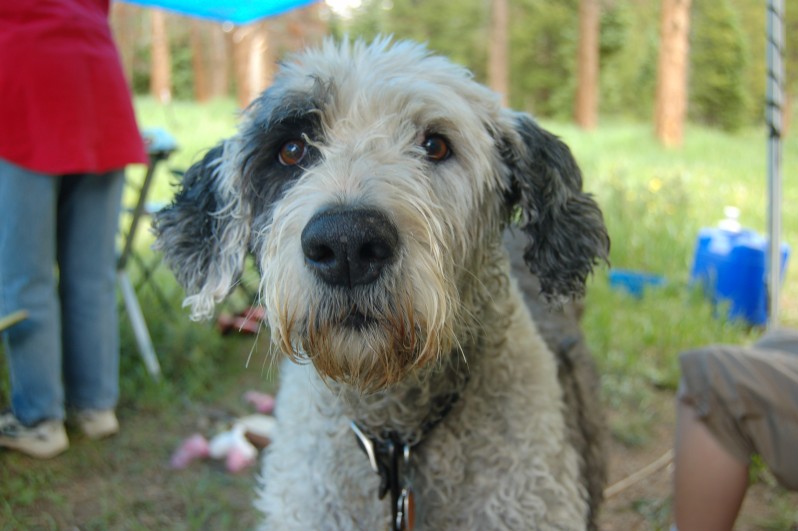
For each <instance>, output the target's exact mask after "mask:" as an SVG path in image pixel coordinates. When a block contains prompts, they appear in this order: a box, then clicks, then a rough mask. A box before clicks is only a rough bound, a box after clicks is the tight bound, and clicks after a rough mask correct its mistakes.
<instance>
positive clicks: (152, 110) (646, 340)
mask: <svg viewBox="0 0 798 531" xmlns="http://www.w3.org/2000/svg"><path fill="white" fill-rule="evenodd" d="M137 110H138V114H139V119H140V123H141V124H142V126H144V127H162V128H165V129H167V130H168V131H170V132H171V133H172V134H173V135H174V136H175V137H176V138H177V140H178V142H179V144H180V149H179V151H178V152H177V153H175V155H174V156H173V157H172V158H171V159H170V161H169V163H168V166H169V167H171V168H175V169H185V168H187V167H188V166H189V165H190V164H191V163H192V162H194V161H196V160H198V159H199V158H200V157H201V156H202V154H203V153H204V150H206V149H207V148H209V147H212V146H213V145H214V144H215V143H216V142H218V141H219V140H220V139H222V138H224V137H225V136H229V135H230V134H231V133H232V132H234V130H235V119H236V109H235V107H234V105H233V103H232V102H229V101H218V102H213V103H211V104H207V105H196V104H193V103H186V102H174V103H172V104H170V105H168V106H165V107H164V106H160V105H158V104H156V103H154V102H153V101H152V100H150V99H146V98H142V99H138V100H137ZM544 125H545V126H546V127H547V128H549V129H550V130H552V131H553V132H555V133H556V134H558V135H559V136H561V137H562V138H563V139H564V140H565V141H566V142H567V143H568V144H569V145H570V146H571V148H572V150H573V151H574V153H575V155H576V158H577V160H578V161H579V162H580V165H581V167H582V169H583V173H584V175H585V186H586V188H587V189H588V190H589V191H591V192H592V193H593V194H595V196H596V198H597V200H598V201H599V203H600V204H601V206H602V208H603V211H604V213H605V217H606V222H607V225H608V227H609V230H610V235H611V238H612V253H611V261H612V267H616V268H627V269H635V270H640V271H644V272H650V273H655V274H658V275H662V276H664V277H665V278H666V279H667V284H666V286H665V287H662V288H657V289H652V290H649V291H647V292H646V294H645V296H644V297H643V298H642V299H635V298H632V297H630V296H628V295H626V294H624V293H621V292H616V291H614V290H612V289H611V288H610V287H609V282H608V272H607V269H606V268H605V269H601V270H599V271H597V272H596V273H595V275H594V276H593V277H592V278H591V280H590V286H589V292H588V293H589V294H588V297H587V301H586V313H585V318H584V327H585V332H586V335H587V337H588V342H589V344H590V346H591V348H592V349H593V351H594V353H595V355H596V358H597V360H598V363H599V366H600V369H601V373H602V388H603V393H604V399H605V401H606V403H607V405H608V408H609V410H610V411H611V412H612V413H613V414H612V415H611V422H612V433H613V435H614V437H615V439H616V441H617V442H619V443H620V444H621V445H623V446H625V447H629V448H640V447H644V446H645V445H646V444H649V443H650V442H651V440H652V438H653V437H656V436H657V434H658V433H659V432H658V431H657V429H656V427H657V425H658V424H660V423H661V412H662V410H663V404H662V403H661V402H662V396H663V393H665V394H668V393H671V394H672V391H673V390H674V389H675V387H676V384H677V382H678V377H679V374H678V366H677V356H678V354H679V352H680V351H682V350H684V349H687V348H691V347H697V346H702V345H706V344H709V343H715V342H728V343H735V344H747V343H749V342H751V341H753V340H754V339H756V338H757V337H758V336H759V334H760V333H761V330H758V329H753V330H751V329H748V328H747V327H745V326H743V325H741V324H734V323H728V322H725V321H723V320H721V319H717V318H715V317H714V316H713V311H712V308H711V307H710V305H709V304H708V303H707V302H706V301H705V300H703V298H702V297H701V295H700V294H698V293H696V292H695V291H693V290H691V289H690V288H689V287H688V274H689V270H690V264H691V260H692V253H693V247H694V245H695V238H696V235H697V232H698V230H699V229H700V228H701V227H707V226H713V225H715V224H716V223H717V221H718V220H719V219H720V218H721V217H722V215H723V208H724V206H726V205H734V206H737V207H738V208H740V210H741V212H742V216H741V221H742V223H743V225H745V226H747V227H751V228H754V229H756V230H758V231H760V232H764V231H765V220H766V215H767V206H766V205H767V203H766V191H767V181H766V165H765V146H766V139H765V134H764V129H763V128H762V129H749V130H745V131H743V132H742V133H740V134H738V135H735V136H728V135H725V134H722V133H719V132H716V131H713V130H709V129H705V128H701V127H695V126H691V127H688V129H687V134H686V139H685V146H684V147H683V148H681V149H678V150H666V149H664V148H662V147H660V146H659V145H658V144H657V143H656V142H655V141H654V139H653V137H652V133H651V127H650V125H648V124H635V123H626V122H613V121H609V120H607V121H605V122H604V123H602V125H601V127H600V128H599V129H598V130H596V131H594V132H584V131H581V130H579V129H577V128H575V127H574V126H572V125H568V124H561V123H545V124H544ZM783 164H784V195H783V204H784V207H785V209H784V220H783V226H784V239H785V240H786V241H787V242H789V243H791V244H793V245H796V243H798V212H796V211H795V210H794V209H792V208H790V207H791V205H793V204H795V202H796V200H798V186H795V185H794V176H795V175H796V174H798V136H796V135H795V134H793V135H792V136H790V137H789V138H788V139H787V141H786V145H785V146H784V161H783ZM142 174H143V171H142V169H141V168H137V169H133V170H132V171H131V176H132V177H133V178H134V179H135V178H140V176H141V175H142ZM157 179H158V180H157V181H156V184H155V187H154V190H153V193H152V196H151V199H152V200H153V201H166V200H168V199H169V198H170V197H171V195H172V193H173V189H172V186H171V182H172V181H173V178H171V177H170V175H169V174H168V172H166V171H162V172H161V173H160V174H159V175H158V178H157ZM128 199H130V198H129V197H128ZM150 243H151V237H150V236H149V235H147V234H146V233H142V235H141V238H140V241H139V242H138V248H139V249H140V250H141V252H142V253H143V254H144V255H148V254H150V253H149V251H148V250H147V249H148V247H149V245H150ZM135 276H136V274H135V271H134V277H135ZM248 280H250V281H252V280H253V279H252V278H251V277H250V278H248ZM797 280H798V269H797V268H796V267H792V266H790V267H789V268H788V271H787V274H786V278H785V282H784V286H783V290H782V312H781V314H780V321H781V322H782V323H783V324H784V325H787V326H792V327H798V282H796V281H797ZM156 282H157V285H158V286H159V288H160V289H161V290H162V292H164V293H165V299H166V300H165V301H163V302H165V304H163V303H162V302H161V301H160V300H159V299H158V298H157V297H155V296H154V295H153V293H152V292H151V290H149V289H148V288H147V287H145V288H143V289H142V291H141V298H142V303H143V305H144V308H145V314H146V317H147V321H148V323H149V324H150V327H151V333H152V336H153V340H154V342H155V344H156V348H157V350H158V353H159V357H160V361H161V364H162V367H163V372H164V377H163V379H162V381H161V382H159V383H155V382H153V381H152V380H151V379H150V378H149V376H148V375H147V373H146V371H145V370H144V367H143V364H142V363H141V362H140V360H139V358H138V354H137V351H136V349H135V344H134V342H133V337H132V333H131V331H130V330H129V327H128V326H127V324H126V323H127V321H126V316H125V315H124V313H123V315H122V321H123V364H122V365H123V376H122V385H123V387H122V402H121V404H120V411H119V413H120V418H121V421H122V424H123V432H122V433H121V434H120V436H119V437H116V438H115V439H113V440H111V441H108V442H106V443H92V442H89V441H87V440H85V439H81V437H80V435H78V434H76V433H74V432H70V435H71V436H74V439H73V448H72V449H71V450H70V452H68V453H67V454H65V455H64V456H63V457H61V458H59V459H56V460H54V461H51V462H48V463H40V462H35V461H32V460H29V459H27V458H24V457H22V456H18V455H14V454H11V453H7V452H6V453H0V530H2V529H27V528H44V529H48V528H52V529H63V528H71V527H79V528H80V529H109V528H113V529H156V528H157V529H166V528H168V529H229V528H237V529H245V528H248V527H251V525H252V524H253V522H254V521H255V515H254V511H253V510H252V509H251V507H250V501H251V496H252V488H253V485H254V481H255V479H254V474H244V475H239V476H231V475H229V474H226V473H224V472H223V471H222V470H221V467H220V466H215V465H209V466H197V467H192V468H190V469H188V470H185V471H181V472H172V471H169V470H168V469H167V468H166V463H167V462H168V458H169V454H170V452H171V451H172V450H173V449H174V447H175V445H176V444H177V443H178V442H179V441H180V440H181V439H182V438H184V437H186V436H188V435H190V434H191V433H192V432H195V431H201V432H204V433H205V434H206V435H210V434H212V433H213V430H214V429H218V427H219V426H220V425H221V424H222V423H223V422H224V421H225V420H226V419H229V418H230V417H232V416H234V415H237V414H241V413H243V412H245V411H246V409H245V406H244V405H243V404H242V402H241V400H240V395H241V393H242V392H243V391H244V390H246V389H248V388H251V387H258V388H271V386H272V385H273V371H271V370H270V369H268V368H267V361H268V360H267V352H268V344H267V340H266V339H265V338H263V337H261V338H258V339H253V336H234V337H221V336H220V335H219V334H218V333H217V332H216V330H215V329H214V328H213V326H212V325H210V324H207V323H192V322H190V321H189V320H188V317H187V313H186V312H185V311H184V310H181V309H180V298H181V295H180V291H179V289H178V288H177V286H176V285H175V283H174V281H173V280H172V278H171V274H170V273H169V272H167V271H165V270H163V269H159V270H158V271H157V272H156ZM242 304H244V299H242V298H241V297H240V295H239V298H238V300H237V301H234V303H233V306H232V309H237V307H236V305H239V306H240V305H242ZM250 358H251V361H250V363H249V364H248V366H247V360H248V359H250ZM5 373H6V369H5V366H4V365H3V363H2V362H0V404H7V403H8V386H7V378H6V374H5ZM664 407H665V408H668V407H670V403H669V404H666V405H665V406H664ZM774 496H775V498H774V499H775V501H774V502H773V507H774V509H773V510H772V511H771V512H772V514H770V515H769V516H768V518H770V521H771V523H773V522H788V523H789V522H792V523H795V522H798V510H796V509H795V506H794V505H791V504H789V503H787V502H786V501H784V498H781V497H780V496H781V495H780V494H778V493H776V494H774ZM647 507H649V508H647ZM629 510H630V511H637V513H639V514H641V515H642V516H641V518H644V519H645V520H646V521H647V522H649V523H650V526H649V528H651V529H655V528H658V527H660V526H663V525H665V524H666V523H667V518H668V516H667V513H666V512H665V513H663V511H659V512H657V511H650V506H646V505H645V504H643V505H636V506H634V507H632V508H630V509H629ZM644 513H645V514H644ZM649 513H650V514H649ZM762 525H763V526H764V528H767V525H770V524H762ZM774 525H776V527H775V528H779V527H778V524H774Z"/></svg>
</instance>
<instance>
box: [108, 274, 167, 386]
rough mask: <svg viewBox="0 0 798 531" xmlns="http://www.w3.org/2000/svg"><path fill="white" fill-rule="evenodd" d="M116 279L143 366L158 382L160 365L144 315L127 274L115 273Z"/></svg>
mask: <svg viewBox="0 0 798 531" xmlns="http://www.w3.org/2000/svg"><path fill="white" fill-rule="evenodd" d="M117 279H118V280H119V287H120V289H121V290H122V298H123V299H124V301H125V309H126V310H127V315H128V317H129V318H130V324H131V325H132V326H133V333H134V334H135V335H136V343H137V344H138V347H139V354H141V357H142V359H143V360H144V365H146V367H147V370H148V371H149V373H150V375H151V376H152V377H153V379H155V380H159V379H160V377H161V365H160V364H159V363H158V356H157V355H156V354H155V348H154V347H153V346H152V339H150V331H149V330H148V329H147V323H146V321H144V314H142V312H141V306H140V305H139V300H138V298H136V292H135V290H134V289H133V285H132V284H131V283H130V277H128V275H127V272H125V271H124V270H122V271H119V272H118V273H117Z"/></svg>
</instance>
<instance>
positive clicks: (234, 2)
mask: <svg viewBox="0 0 798 531" xmlns="http://www.w3.org/2000/svg"><path fill="white" fill-rule="evenodd" d="M124 1H125V2H127V3H130V4H138V5H142V6H149V7H159V8H163V9H167V10H169V11H174V12H176V13H180V14H182V15H191V16H195V17H199V18H205V19H209V20H215V21H217V22H230V23H232V24H249V23H250V22H255V21H257V20H260V19H262V18H266V17H272V16H275V15H280V14H282V13H285V12H286V11H290V10H292V9H295V8H298V7H304V6H306V5H310V4H313V3H316V2H317V1H318V0H124Z"/></svg>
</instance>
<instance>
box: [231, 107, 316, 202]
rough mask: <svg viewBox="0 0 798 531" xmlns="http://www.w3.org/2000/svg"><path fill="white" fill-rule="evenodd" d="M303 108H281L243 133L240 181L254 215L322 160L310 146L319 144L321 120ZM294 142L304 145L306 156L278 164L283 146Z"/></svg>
mask: <svg viewBox="0 0 798 531" xmlns="http://www.w3.org/2000/svg"><path fill="white" fill-rule="evenodd" d="M306 106H307V105H305V106H303V107H302V108H299V109H297V108H294V109H293V112H288V110H287V109H285V108H283V107H281V108H280V109H279V112H278V111H275V112H274V113H273V114H272V115H271V116H268V117H267V118H265V119H263V120H253V122H252V123H251V124H250V126H249V128H248V129H247V130H245V131H243V132H242V136H243V138H244V140H245V143H244V145H245V147H244V151H243V152H242V153H241V173H242V181H243V185H244V186H245V188H246V189H247V190H248V191H249V194H248V197H250V198H251V199H252V201H253V207H254V209H255V211H256V212H262V211H263V210H266V209H268V208H269V206H270V205H272V204H273V203H274V202H275V201H276V200H277V199H279V198H280V197H281V196H282V195H283V194H284V193H285V190H287V189H288V187H290V186H291V185H292V184H293V183H294V182H295V181H296V180H297V179H298V178H299V176H301V175H302V174H303V173H304V172H305V171H306V170H307V169H308V168H309V167H311V166H314V165H315V164H317V163H318V161H319V159H320V158H321V154H320V153H319V150H318V149H317V148H316V147H315V146H314V145H313V144H314V143H316V142H319V141H320V140H321V131H322V127H321V118H320V116H319V114H318V112H314V110H313V109H312V108H310V109H309V110H308V109H307V108H306ZM297 141H301V142H303V143H304V144H305V152H304V154H303V156H302V157H301V160H299V161H297V163H296V164H289V165H286V164H285V163H283V162H281V157H280V152H281V150H282V149H283V148H284V146H285V145H286V144H288V143H291V142H297Z"/></svg>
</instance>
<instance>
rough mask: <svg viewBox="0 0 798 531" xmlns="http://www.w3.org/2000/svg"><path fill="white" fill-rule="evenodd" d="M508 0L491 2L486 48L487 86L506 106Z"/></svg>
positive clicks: (507, 82) (507, 84)
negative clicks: (488, 40) (488, 41)
mask: <svg viewBox="0 0 798 531" xmlns="http://www.w3.org/2000/svg"><path fill="white" fill-rule="evenodd" d="M508 17H509V8H508V0H492V2H491V24H490V45H489V48H488V85H490V88H492V89H493V90H494V91H496V92H498V93H499V94H500V95H501V97H502V104H503V105H507V101H508V95H509V85H510V82H509V78H510V75H509V64H508V63H509V56H508V52H507V50H508V37H507V33H508V29H509V24H508Z"/></svg>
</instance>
